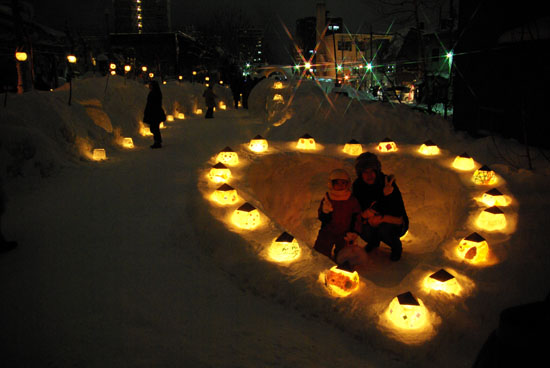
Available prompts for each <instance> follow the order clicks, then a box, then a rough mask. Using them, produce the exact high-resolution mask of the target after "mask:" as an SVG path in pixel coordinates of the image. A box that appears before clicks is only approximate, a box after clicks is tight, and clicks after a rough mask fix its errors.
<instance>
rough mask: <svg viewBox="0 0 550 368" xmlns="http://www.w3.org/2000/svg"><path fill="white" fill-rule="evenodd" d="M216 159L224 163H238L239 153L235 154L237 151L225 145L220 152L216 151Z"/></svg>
mask: <svg viewBox="0 0 550 368" xmlns="http://www.w3.org/2000/svg"><path fill="white" fill-rule="evenodd" d="M216 160H218V161H219V162H221V163H224V164H226V165H232V166H234V165H237V164H238V163H239V155H237V152H235V151H233V150H232V149H231V148H230V147H225V148H224V149H222V150H221V151H220V153H218V156H217V157H216Z"/></svg>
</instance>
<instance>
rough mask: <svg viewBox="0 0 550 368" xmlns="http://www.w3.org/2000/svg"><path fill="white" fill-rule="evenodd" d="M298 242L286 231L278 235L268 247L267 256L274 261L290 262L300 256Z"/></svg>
mask: <svg viewBox="0 0 550 368" xmlns="http://www.w3.org/2000/svg"><path fill="white" fill-rule="evenodd" d="M300 254H301V250H300V244H298V242H297V241H296V239H295V238H294V237H293V236H292V235H290V234H289V233H287V232H286V231H285V232H283V233H282V234H281V235H279V237H278V238H276V239H275V240H274V241H273V243H271V246H270V247H269V258H271V259H272V260H274V261H276V262H290V261H294V260H295V259H297V258H298V257H300Z"/></svg>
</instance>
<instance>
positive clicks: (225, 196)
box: [211, 184, 239, 204]
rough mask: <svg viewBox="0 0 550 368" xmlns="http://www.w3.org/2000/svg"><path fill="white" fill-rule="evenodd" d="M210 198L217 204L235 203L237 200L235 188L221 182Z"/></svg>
mask: <svg viewBox="0 0 550 368" xmlns="http://www.w3.org/2000/svg"><path fill="white" fill-rule="evenodd" d="M211 198H212V199H213V200H215V201H216V202H218V203H219V204H235V203H237V202H238V200H239V196H238V195H237V190H236V189H235V188H233V187H231V186H230V185H227V184H222V185H221V186H220V187H219V188H218V189H216V190H215V191H214V193H212V196H211Z"/></svg>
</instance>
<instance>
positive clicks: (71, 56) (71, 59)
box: [67, 55, 76, 64]
mask: <svg viewBox="0 0 550 368" xmlns="http://www.w3.org/2000/svg"><path fill="white" fill-rule="evenodd" d="M67 61H68V62H69V63H71V64H74V63H76V56H74V55H67Z"/></svg>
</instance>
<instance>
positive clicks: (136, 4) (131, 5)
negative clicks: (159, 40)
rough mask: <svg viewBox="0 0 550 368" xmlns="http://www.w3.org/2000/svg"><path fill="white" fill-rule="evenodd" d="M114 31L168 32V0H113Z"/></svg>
mask: <svg viewBox="0 0 550 368" xmlns="http://www.w3.org/2000/svg"><path fill="white" fill-rule="evenodd" d="M113 6H114V16H115V33H159V32H170V31H171V28H172V27H171V23H170V0H114V1H113Z"/></svg>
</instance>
